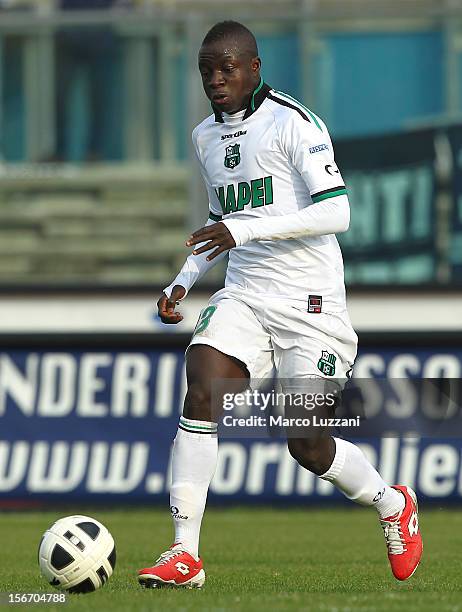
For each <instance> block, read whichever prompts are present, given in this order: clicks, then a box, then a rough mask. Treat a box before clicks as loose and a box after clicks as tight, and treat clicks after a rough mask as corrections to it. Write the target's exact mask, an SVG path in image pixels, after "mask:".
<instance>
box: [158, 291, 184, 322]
mask: <svg viewBox="0 0 462 612" xmlns="http://www.w3.org/2000/svg"><path fill="white" fill-rule="evenodd" d="M185 294H186V289H185V288H184V287H182V286H181V285H175V286H174V287H173V290H172V293H171V295H170V297H169V298H168V297H167V296H166V295H165V293H163V294H162V295H161V296H160V298H159V301H158V302H157V309H158V312H159V317H160V320H161V321H162V323H171V324H174V323H179V322H180V321H182V320H183V315H182V314H181V313H179V312H178V311H176V310H175V306H176V305H177V304H178V300H181V298H183V297H184V296H185Z"/></svg>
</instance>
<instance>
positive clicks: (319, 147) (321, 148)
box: [308, 144, 329, 153]
mask: <svg viewBox="0 0 462 612" xmlns="http://www.w3.org/2000/svg"><path fill="white" fill-rule="evenodd" d="M308 150H309V152H310V153H319V152H320V151H328V150H329V145H326V144H319V145H316V146H314V147H310V148H309V149H308Z"/></svg>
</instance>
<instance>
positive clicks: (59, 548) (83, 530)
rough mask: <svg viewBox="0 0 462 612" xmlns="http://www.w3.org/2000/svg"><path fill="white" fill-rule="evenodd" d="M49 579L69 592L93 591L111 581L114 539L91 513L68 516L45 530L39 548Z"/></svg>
mask: <svg viewBox="0 0 462 612" xmlns="http://www.w3.org/2000/svg"><path fill="white" fill-rule="evenodd" d="M38 557H39V565H40V571H41V572H42V575H43V576H44V577H45V578H46V580H48V582H49V583H50V584H51V585H53V586H54V587H56V588H58V589H63V590H66V591H68V592H69V593H90V592H91V591H96V589H99V588H100V587H102V586H104V584H105V583H106V582H107V581H108V580H109V578H110V577H111V575H112V572H113V570H114V567H115V563H116V549H115V545H114V540H113V538H112V536H111V534H110V533H109V531H108V530H107V529H106V527H105V526H104V525H102V524H101V523H100V522H99V521H97V520H95V519H94V518H90V517H89V516H81V515H76V516H66V517H65V518H62V519H59V520H58V521H56V523H53V525H52V526H51V527H50V528H49V529H47V531H45V533H44V534H43V536H42V540H41V542H40V545H39V551H38Z"/></svg>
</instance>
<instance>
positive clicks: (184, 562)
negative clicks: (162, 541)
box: [138, 544, 205, 589]
mask: <svg viewBox="0 0 462 612" xmlns="http://www.w3.org/2000/svg"><path fill="white" fill-rule="evenodd" d="M138 581H139V583H140V584H141V585H142V586H145V587H146V588H151V589H155V588H159V587H164V586H170V587H184V588H187V589H192V588H198V589H200V588H201V586H202V585H203V584H204V582H205V572H204V570H203V568H202V561H201V559H198V560H197V561H196V559H194V557H193V556H192V555H190V554H189V553H188V552H186V551H185V550H183V548H182V545H181V544H174V545H173V546H172V547H171V548H169V549H168V550H166V551H165V552H163V553H162V554H161V555H160V557H159V558H158V559H157V561H156V563H155V564H154V565H153V566H152V567H145V568H144V569H142V570H140V571H139V572H138Z"/></svg>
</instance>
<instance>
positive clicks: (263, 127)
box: [192, 82, 348, 312]
mask: <svg viewBox="0 0 462 612" xmlns="http://www.w3.org/2000/svg"><path fill="white" fill-rule="evenodd" d="M192 138H193V143H194V146H195V149H196V152H197V156H198V158H199V162H200V166H201V171H202V175H203V178H204V181H205V184H206V187H207V191H208V196H209V207H210V218H211V219H213V220H214V221H219V220H224V221H225V222H226V220H228V219H238V220H254V219H258V218H264V217H266V218H268V217H281V216H287V215H288V214H290V213H294V212H298V211H300V210H302V209H305V208H306V207H309V206H312V205H313V203H317V202H322V201H324V200H327V199H331V198H336V197H339V196H344V199H345V200H346V206H348V200H347V198H346V196H345V194H346V189H345V185H344V182H343V180H342V177H341V175H340V172H339V170H338V168H337V166H336V164H335V162H334V153H333V149H332V142H331V139H330V136H329V133H328V131H327V128H326V126H325V124H324V123H323V121H322V120H321V119H320V118H319V117H317V116H316V115H315V114H314V113H312V112H311V111H309V110H308V109H306V108H305V107H304V106H302V105H301V104H300V103H299V102H297V101H295V100H293V99H292V98H290V97H289V96H288V95H287V94H284V93H281V92H278V91H275V90H273V89H271V88H270V87H269V86H267V85H266V84H263V82H262V83H261V85H260V87H259V89H257V90H256V92H255V94H254V96H253V98H252V100H251V104H250V105H249V108H248V109H247V110H245V111H242V112H240V113H236V114H234V115H226V114H221V113H219V112H217V111H215V114H214V115H211V116H210V117H208V118H207V119H205V120H204V121H203V122H202V123H200V124H199V125H198V126H197V127H196V128H195V130H194V131H193V135H192ZM225 285H226V287H236V288H239V289H243V290H245V291H250V292H252V293H258V294H262V296H264V295H267V296H272V297H275V296H279V297H287V298H290V299H294V300H303V301H308V302H309V300H310V299H311V298H313V299H314V303H316V298H317V297H320V298H321V303H322V309H323V311H324V310H325V311H326V312H329V311H332V312H338V311H341V310H344V309H345V287H344V276H343V260H342V254H341V251H340V248H339V245H338V242H337V239H336V237H335V235H334V234H327V235H317V236H306V235H305V236H303V237H300V238H290V239H278V240H252V241H249V242H247V243H246V244H243V245H242V246H236V247H235V248H233V249H231V250H230V252H229V263H228V269H227V273H226V282H225Z"/></svg>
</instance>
